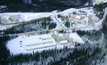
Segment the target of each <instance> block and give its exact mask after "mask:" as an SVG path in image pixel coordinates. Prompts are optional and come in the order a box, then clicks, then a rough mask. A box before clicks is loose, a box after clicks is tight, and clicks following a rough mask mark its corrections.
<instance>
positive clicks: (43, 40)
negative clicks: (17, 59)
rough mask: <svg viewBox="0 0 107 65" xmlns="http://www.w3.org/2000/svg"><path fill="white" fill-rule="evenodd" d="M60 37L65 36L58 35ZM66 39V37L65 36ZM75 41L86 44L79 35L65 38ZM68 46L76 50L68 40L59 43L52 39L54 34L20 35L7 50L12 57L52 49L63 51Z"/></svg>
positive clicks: (8, 45) (9, 42) (9, 43)
mask: <svg viewBox="0 0 107 65" xmlns="http://www.w3.org/2000/svg"><path fill="white" fill-rule="evenodd" d="M58 36H63V35H62V34H58ZM63 37H64V36H63ZM65 37H68V38H70V40H73V41H74V42H77V43H81V44H84V41H83V40H82V39H81V38H80V37H79V35H78V34H77V33H70V34H69V35H68V36H65ZM66 45H68V46H70V48H74V46H73V45H72V42H70V43H69V42H68V41H67V38H66V39H65V40H64V39H63V40H61V41H60V42H57V41H56V40H55V38H53V37H52V33H49V34H41V35H20V36H18V37H16V38H14V39H12V40H9V41H8V42H7V44H6V48H7V49H8V50H9V51H10V53H11V55H18V54H32V53H34V52H41V51H43V50H50V49H55V48H56V49H62V48H63V47H65V46H66Z"/></svg>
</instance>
